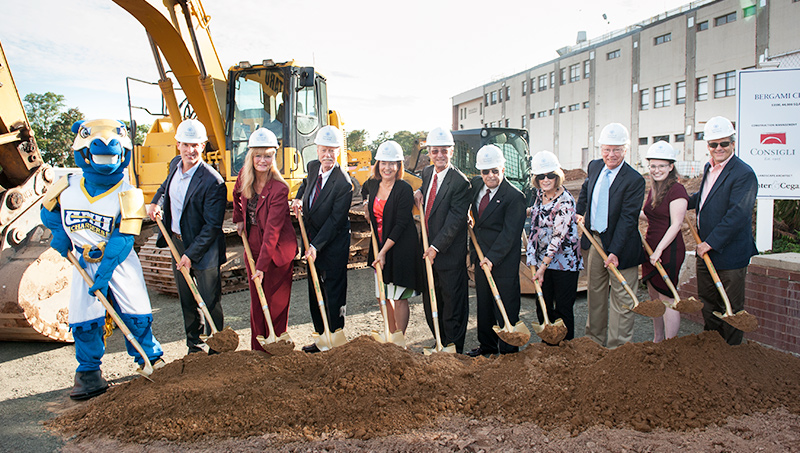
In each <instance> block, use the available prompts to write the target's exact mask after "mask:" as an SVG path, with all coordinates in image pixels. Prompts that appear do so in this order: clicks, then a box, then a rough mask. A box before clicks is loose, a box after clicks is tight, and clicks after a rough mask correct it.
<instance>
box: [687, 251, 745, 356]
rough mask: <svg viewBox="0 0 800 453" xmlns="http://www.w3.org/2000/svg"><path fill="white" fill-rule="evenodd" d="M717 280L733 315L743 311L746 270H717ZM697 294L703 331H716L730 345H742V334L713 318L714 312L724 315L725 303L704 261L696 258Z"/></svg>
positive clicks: (743, 268)
mask: <svg viewBox="0 0 800 453" xmlns="http://www.w3.org/2000/svg"><path fill="white" fill-rule="evenodd" d="M717 274H718V275H719V280H720V281H721V282H722V287H723V288H724V289H725V293H727V295H728V300H730V302H731V310H733V312H734V313H736V312H738V311H741V310H743V309H744V282H745V279H746V278H747V268H746V267H742V268H739V269H728V270H718V271H717ZM697 294H698V295H699V296H700V300H701V301H702V302H703V320H704V321H705V325H704V326H703V330H716V331H717V332H719V334H720V335H722V338H724V339H725V341H726V342H727V343H728V344H730V345H738V344H742V339H744V332H742V331H741V330H739V329H737V328H735V327H733V326H731V325H730V324H728V323H727V322H725V321H723V320H721V319H719V318H717V317H716V316H714V312H715V311H717V312H720V313H725V301H724V300H722V295H720V293H719V290H718V289H717V286H716V285H715V284H714V279H712V278H711V273H710V272H708V267H707V266H706V263H705V261H704V260H703V259H702V258H700V257H697Z"/></svg>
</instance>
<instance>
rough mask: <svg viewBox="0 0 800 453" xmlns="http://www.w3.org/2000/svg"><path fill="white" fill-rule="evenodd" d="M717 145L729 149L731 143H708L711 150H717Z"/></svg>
mask: <svg viewBox="0 0 800 453" xmlns="http://www.w3.org/2000/svg"><path fill="white" fill-rule="evenodd" d="M717 145H719V146H721V147H723V148H727V147H729V146H731V142H719V143H714V142H709V143H708V147H709V148H711V149H717Z"/></svg>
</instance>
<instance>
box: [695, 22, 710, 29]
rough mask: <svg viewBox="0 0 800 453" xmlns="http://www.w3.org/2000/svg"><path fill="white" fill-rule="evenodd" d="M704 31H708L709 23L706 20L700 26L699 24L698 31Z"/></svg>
mask: <svg viewBox="0 0 800 453" xmlns="http://www.w3.org/2000/svg"><path fill="white" fill-rule="evenodd" d="M703 30H708V21H707V20H704V21H703V22H700V23H699V24H697V31H703Z"/></svg>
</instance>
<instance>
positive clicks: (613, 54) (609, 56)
mask: <svg viewBox="0 0 800 453" xmlns="http://www.w3.org/2000/svg"><path fill="white" fill-rule="evenodd" d="M619 55H620V54H619V49H617V50H612V51H611V52H609V53H607V54H606V60H613V59H615V58H619Z"/></svg>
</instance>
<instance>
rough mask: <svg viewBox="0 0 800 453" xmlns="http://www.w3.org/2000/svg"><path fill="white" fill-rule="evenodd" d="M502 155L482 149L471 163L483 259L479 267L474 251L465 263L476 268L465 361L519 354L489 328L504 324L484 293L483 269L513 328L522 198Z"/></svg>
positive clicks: (474, 218)
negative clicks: (474, 330) (473, 328)
mask: <svg viewBox="0 0 800 453" xmlns="http://www.w3.org/2000/svg"><path fill="white" fill-rule="evenodd" d="M505 162H506V159H505V157H504V156H503V151H502V150H501V149H500V148H498V147H497V146H495V145H486V146H484V147H482V148H481V149H480V150H479V151H478V154H477V156H476V158H475V168H477V169H478V170H480V172H481V176H476V177H475V178H474V179H473V180H472V191H471V194H470V200H471V201H472V209H471V214H472V216H471V217H472V219H471V220H472V223H473V228H474V229H475V236H476V237H477V238H478V244H479V245H480V246H481V250H482V251H483V254H484V258H483V260H482V261H480V262H479V260H478V254H477V252H476V250H475V247H474V246H473V247H472V253H471V255H470V261H471V262H472V263H474V264H475V293H476V296H477V299H478V312H477V318H478V343H479V346H478V347H477V348H475V349H473V350H471V351H469V352H468V353H467V355H468V356H470V357H477V356H479V355H484V356H486V355H490V354H497V353H500V354H507V353H511V352H517V351H519V347H517V346H512V345H510V344H508V343H506V342H505V341H503V340H501V339H500V337H498V336H497V333H495V331H494V329H492V327H493V326H495V325H499V326H500V327H505V326H504V324H503V316H502V314H501V313H500V309H499V308H498V307H497V303H496V302H495V300H494V295H493V294H492V290H491V288H490V287H489V282H488V280H487V278H486V273H485V272H484V271H483V270H482V269H481V267H483V266H484V265H485V266H487V267H488V269H489V271H490V272H491V274H492V278H493V279H494V281H495V284H496V285H497V290H498V292H499V293H500V298H501V299H502V301H503V304H504V305H505V309H506V313H507V315H508V320H509V322H511V324H512V325H514V324H516V323H517V321H519V307H520V287H519V258H520V248H521V246H522V244H521V233H522V227H523V226H524V225H525V195H523V194H522V192H520V191H519V189H517V188H516V187H514V186H512V185H511V183H509V182H508V180H506V179H505V177H504V176H505V175H504V173H505Z"/></svg>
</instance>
